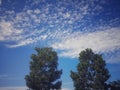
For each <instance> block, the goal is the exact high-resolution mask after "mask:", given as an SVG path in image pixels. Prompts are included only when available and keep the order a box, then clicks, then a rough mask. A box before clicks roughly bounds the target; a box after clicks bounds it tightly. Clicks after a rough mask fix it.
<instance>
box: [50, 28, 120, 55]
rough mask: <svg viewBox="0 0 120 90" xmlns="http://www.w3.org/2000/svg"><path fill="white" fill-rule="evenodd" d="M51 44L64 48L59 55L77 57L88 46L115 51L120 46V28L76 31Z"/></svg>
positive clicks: (56, 47) (57, 47)
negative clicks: (89, 31) (86, 31)
mask: <svg viewBox="0 0 120 90" xmlns="http://www.w3.org/2000/svg"><path fill="white" fill-rule="evenodd" d="M51 46H52V47H53V48H55V49H56V50H64V51H63V52H62V53H60V54H59V55H60V56H65V57H76V56H78V54H79V53H80V51H82V50H84V49H86V48H92V49H93V51H95V52H108V51H114V50H116V49H119V48H120V30H119V28H111V29H109V30H103V31H96V32H92V33H80V32H75V33H72V34H71V35H69V36H67V39H66V38H65V39H63V40H62V41H61V42H56V43H54V44H53V45H51Z"/></svg>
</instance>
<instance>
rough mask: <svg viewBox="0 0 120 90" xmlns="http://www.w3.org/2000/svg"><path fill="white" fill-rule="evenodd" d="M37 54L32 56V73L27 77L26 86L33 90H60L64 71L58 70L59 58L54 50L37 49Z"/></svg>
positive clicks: (47, 48)
mask: <svg viewBox="0 0 120 90" xmlns="http://www.w3.org/2000/svg"><path fill="white" fill-rule="evenodd" d="M35 50H36V51H37V54H32V55H31V59H32V60H31V61H30V73H29V75H26V76H25V80H26V85H27V86H28V87H29V89H31V90H51V89H54V90H58V89H61V84H62V82H61V81H60V80H59V79H60V76H61V74H62V70H58V68H57V66H58V56H57V53H56V52H55V51H53V50H52V48H49V47H46V48H36V49H35Z"/></svg>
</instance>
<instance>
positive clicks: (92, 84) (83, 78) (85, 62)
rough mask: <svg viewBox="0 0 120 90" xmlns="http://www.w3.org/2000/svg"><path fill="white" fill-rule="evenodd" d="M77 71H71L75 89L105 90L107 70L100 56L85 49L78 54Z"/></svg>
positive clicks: (107, 77)
mask: <svg viewBox="0 0 120 90" xmlns="http://www.w3.org/2000/svg"><path fill="white" fill-rule="evenodd" d="M79 61H80V63H79V64H78V66H77V72H73V71H71V78H72V80H73V82H74V87H75V90H105V85H106V84H105V82H106V81H107V80H108V79H109V77H110V75H109V71H108V69H107V68H106V67H105V66H106V63H105V61H104V60H103V58H102V56H101V55H99V54H94V53H93V51H92V50H91V49H86V50H84V51H82V52H81V53H80V54H79Z"/></svg>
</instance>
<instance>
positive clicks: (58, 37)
mask: <svg viewBox="0 0 120 90" xmlns="http://www.w3.org/2000/svg"><path fill="white" fill-rule="evenodd" d="M35 47H52V48H53V49H54V50H55V51H56V52H57V53H58V56H59V69H63V74H62V77H61V80H62V82H63V83H62V89H63V90H73V83H72V80H71V78H70V70H73V71H75V70H76V65H77V64H78V55H79V53H80V52H81V51H82V50H84V49H86V48H91V49H92V50H93V51H94V52H95V53H99V54H102V55H103V58H104V60H105V61H106V63H107V68H108V69H109V71H110V74H111V78H110V79H109V81H113V80H118V79H120V77H119V76H120V0H0V90H8V89H14V90H25V88H26V85H25V80H24V77H25V75H26V74H28V73H29V62H30V60H31V59H30V55H31V54H32V53H36V52H35V50H34V48H35Z"/></svg>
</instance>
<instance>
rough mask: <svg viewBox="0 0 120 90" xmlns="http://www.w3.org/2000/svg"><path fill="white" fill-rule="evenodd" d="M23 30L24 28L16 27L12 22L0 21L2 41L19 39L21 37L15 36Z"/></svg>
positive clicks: (0, 38) (0, 37)
mask: <svg viewBox="0 0 120 90" xmlns="http://www.w3.org/2000/svg"><path fill="white" fill-rule="evenodd" d="M22 32H23V31H22V30H17V29H15V28H14V26H13V23H12V22H6V21H2V22H0V41H6V40H11V39H14V40H18V38H20V37H16V38H15V36H19V35H20V34H22ZM13 37H14V38H13Z"/></svg>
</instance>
